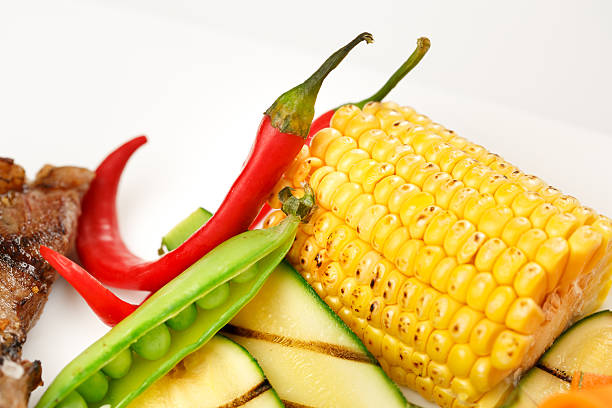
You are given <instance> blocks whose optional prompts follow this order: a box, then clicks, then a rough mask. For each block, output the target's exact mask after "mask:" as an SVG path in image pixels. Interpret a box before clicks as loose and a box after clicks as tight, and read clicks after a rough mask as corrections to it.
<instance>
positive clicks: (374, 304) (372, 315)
mask: <svg viewBox="0 0 612 408" xmlns="http://www.w3.org/2000/svg"><path fill="white" fill-rule="evenodd" d="M328 304H329V303H328ZM384 307H385V300H384V299H383V298H382V297H381V296H378V297H375V298H374V299H372V301H371V302H370V306H369V307H368V312H367V313H366V321H367V322H368V323H369V324H370V325H372V326H373V327H376V328H380V327H382V326H381V318H382V312H383V308H384ZM332 309H333V308H332ZM334 310H336V309H334Z"/></svg>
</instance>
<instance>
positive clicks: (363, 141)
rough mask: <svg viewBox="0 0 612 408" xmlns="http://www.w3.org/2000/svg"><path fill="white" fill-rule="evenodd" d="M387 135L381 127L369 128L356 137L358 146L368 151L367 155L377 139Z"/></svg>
mask: <svg viewBox="0 0 612 408" xmlns="http://www.w3.org/2000/svg"><path fill="white" fill-rule="evenodd" d="M385 137H387V134H386V133H385V132H384V131H383V130H381V129H370V130H368V131H365V132H363V133H362V134H361V135H359V138H358V139H357V143H358V144H359V148H360V149H362V150H363V151H365V152H367V153H368V157H371V156H370V153H371V152H372V148H373V147H374V145H375V144H376V142H378V141H379V140H382V139H384V138H385Z"/></svg>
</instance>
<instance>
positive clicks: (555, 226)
mask: <svg viewBox="0 0 612 408" xmlns="http://www.w3.org/2000/svg"><path fill="white" fill-rule="evenodd" d="M579 226H580V222H579V221H578V218H577V217H576V216H575V215H572V214H570V213H562V214H556V215H553V216H552V217H551V218H550V219H549V220H548V222H547V224H546V227H545V231H546V234H547V235H548V236H549V237H561V238H564V239H567V238H569V236H570V235H572V234H573V233H574V231H576V229H577V228H578V227H579Z"/></svg>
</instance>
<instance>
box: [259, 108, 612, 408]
mask: <svg viewBox="0 0 612 408" xmlns="http://www.w3.org/2000/svg"><path fill="white" fill-rule="evenodd" d="M303 182H308V183H309V184H310V185H311V187H312V188H313V189H314V191H315V194H316V199H317V204H318V207H319V208H318V210H317V211H316V212H315V214H314V215H313V216H312V218H311V220H310V222H309V223H308V224H304V225H302V226H301V227H300V229H299V231H298V234H297V237H296V240H295V242H294V245H293V247H292V249H291V250H290V251H289V254H288V258H289V260H290V262H291V263H292V264H294V265H295V266H296V268H297V269H298V271H299V272H300V273H302V275H304V277H305V278H306V279H307V280H308V282H310V283H311V285H313V287H314V288H315V290H316V291H317V292H318V293H320V294H321V295H322V296H323V297H324V299H325V301H326V302H327V303H328V304H330V306H331V307H332V308H333V309H334V310H335V311H336V312H337V313H338V314H339V315H340V317H341V318H342V319H344V320H345V321H346V322H347V324H348V325H349V327H351V328H352V329H353V330H354V331H355V332H356V333H357V335H359V336H361V337H362V338H363V340H364V343H365V345H366V347H367V348H368V349H369V350H370V351H371V352H372V353H373V354H374V355H375V356H376V357H377V358H378V359H379V360H380V362H381V366H382V367H383V369H385V370H386V371H387V372H388V373H389V375H390V376H391V377H392V378H393V379H394V380H395V381H397V382H399V383H400V384H403V385H407V386H409V387H412V388H414V389H415V390H417V391H418V392H419V393H421V394H422V395H423V396H425V397H426V398H428V399H430V400H433V401H435V402H436V403H438V404H439V405H440V406H443V407H464V406H474V403H477V402H478V400H479V399H480V398H484V399H483V401H484V400H486V395H488V393H490V392H493V391H494V389H496V387H497V386H498V385H499V384H500V382H501V381H502V380H503V379H504V378H505V377H507V376H509V375H511V374H512V373H513V372H515V371H517V370H523V369H525V368H526V365H528V364H530V363H533V362H534V361H535V359H536V358H537V355H539V354H540V353H541V352H543V350H542V347H544V346H543V345H546V344H549V343H550V341H552V339H553V338H554V337H555V336H556V335H558V334H559V332H560V331H561V330H562V329H563V328H562V327H558V328H552V329H548V330H549V331H552V332H550V333H544V331H543V330H538V329H539V328H540V327H541V326H542V324H543V323H544V321H545V320H546V314H545V312H544V311H545V310H547V304H548V303H547V302H549V299H553V300H551V301H558V298H559V295H560V296H563V295H564V294H565V293H568V292H570V291H571V288H572V286H575V285H577V284H580V282H591V281H599V282H601V283H602V284H601V285H600V286H601V287H603V288H605V289H607V288H609V285H608V284H607V282H605V281H603V279H609V275H610V274H612V272H609V271H610V270H612V269H611V268H610V266H609V265H610V264H611V263H612V223H611V222H610V220H609V219H607V218H605V217H602V216H599V215H598V214H597V213H596V212H595V211H593V210H592V209H590V208H587V207H584V206H581V205H580V203H579V202H578V201H577V200H576V199H575V198H573V197H571V196H568V195H564V194H562V193H561V191H559V190H558V189H556V188H554V187H551V186H548V185H547V184H546V183H545V182H543V181H542V180H541V179H539V178H537V177H535V176H531V175H528V174H525V173H523V172H522V171H520V170H519V169H518V168H517V167H516V166H513V165H512V164H510V163H508V162H506V161H504V160H503V159H502V158H501V157H499V156H498V155H496V154H493V153H491V152H488V151H487V150H486V149H485V148H484V147H482V146H479V145H477V144H474V143H472V142H470V141H468V140H466V139H464V138H462V137H460V136H458V135H457V134H456V133H454V132H452V131H449V130H447V129H445V128H444V127H443V126H441V125H439V124H437V123H433V122H432V121H431V119H429V118H427V117H426V116H424V115H421V114H418V113H417V112H415V111H414V109H412V108H408V107H400V106H399V105H397V104H395V103H378V102H372V103H368V104H367V105H366V106H365V107H364V109H363V110H361V109H359V108H357V107H356V106H352V105H348V106H343V107H341V108H339V109H338V110H337V111H336V113H335V115H334V116H333V118H332V121H331V127H330V128H327V129H323V130H321V131H320V132H319V133H317V135H316V136H315V137H314V138H313V140H312V144H311V147H310V148H304V149H303V150H302V152H300V154H299V156H298V157H297V158H296V162H295V163H294V164H293V165H292V166H291V168H290V170H289V171H288V172H287V174H286V175H285V177H284V178H283V179H282V180H281V181H280V182H279V183H278V185H277V188H278V189H280V188H282V187H283V186H287V185H289V186H292V187H293V188H301V185H302V183H303ZM270 204H271V205H273V206H274V205H275V206H278V204H279V203H278V202H277V200H275V199H271V200H270ZM281 218H282V216H280V215H278V214H274V213H273V214H272V215H271V216H270V219H269V220H267V221H266V223H267V224H266V225H273V224H276V223H278V222H279V221H280V219H281ZM587 274H588V276H589V278H588V279H582V280H581V278H582V277H584V276H586V275H587ZM595 278H596V279H595ZM594 286H596V285H594ZM583 289H584V288H583ZM591 290H592V291H594V290H595V289H591ZM596 290H597V291H599V290H600V288H599V287H598V288H597V289H596ZM553 292H555V295H554V296H550V295H551V294H552V293H553ZM589 296H592V297H594V298H596V297H597V293H595V294H592V293H591V294H589ZM599 298H600V299H601V293H599ZM555 299H557V300H555ZM578 304H580V302H575V303H573V304H572V307H574V308H575V307H578V306H576V305H578ZM568 307H569V306H568ZM581 312H582V311H581V310H575V309H572V310H567V312H566V313H570V314H571V315H572V316H574V315H576V314H580V313H581ZM538 336H544V339H545V341H537V338H538ZM538 347H539V348H538ZM526 362H527V363H526ZM483 395H484V397H483Z"/></svg>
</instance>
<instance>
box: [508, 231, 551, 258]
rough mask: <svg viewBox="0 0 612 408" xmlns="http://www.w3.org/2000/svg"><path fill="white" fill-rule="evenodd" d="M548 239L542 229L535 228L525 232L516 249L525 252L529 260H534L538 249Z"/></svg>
mask: <svg viewBox="0 0 612 408" xmlns="http://www.w3.org/2000/svg"><path fill="white" fill-rule="evenodd" d="M547 239H548V236H547V235H546V233H545V232H544V231H542V230H541V229H537V228H533V229H530V230H529V231H527V232H525V233H524V234H523V235H522V236H521V238H520V239H519V240H518V242H517V243H516V247H517V248H518V249H520V250H521V251H523V253H524V254H525V256H527V258H529V259H531V260H534V259H535V256H536V253H537V252H538V248H540V245H542V244H543V243H544V241H546V240H547Z"/></svg>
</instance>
